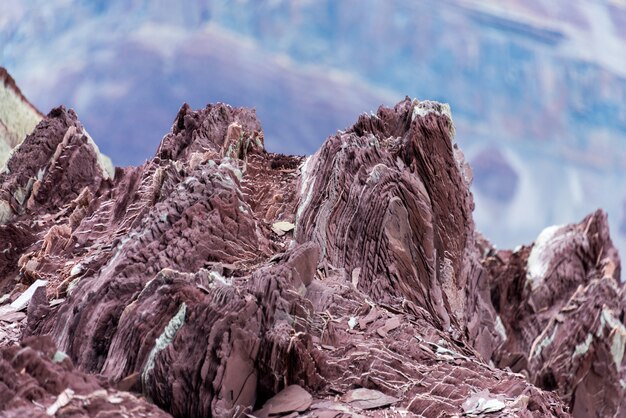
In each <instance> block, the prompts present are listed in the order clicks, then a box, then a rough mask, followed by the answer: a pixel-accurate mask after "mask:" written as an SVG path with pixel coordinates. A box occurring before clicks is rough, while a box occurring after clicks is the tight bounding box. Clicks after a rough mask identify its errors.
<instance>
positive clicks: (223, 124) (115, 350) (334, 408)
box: [0, 98, 626, 417]
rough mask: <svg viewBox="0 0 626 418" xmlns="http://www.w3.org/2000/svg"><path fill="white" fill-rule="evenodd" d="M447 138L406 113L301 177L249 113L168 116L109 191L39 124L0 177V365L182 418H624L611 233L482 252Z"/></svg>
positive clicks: (408, 109)
mask: <svg viewBox="0 0 626 418" xmlns="http://www.w3.org/2000/svg"><path fill="white" fill-rule="evenodd" d="M453 133H454V129H453V124H452V119H451V116H450V112H449V108H448V107H447V106H445V105H440V104H438V103H433V102H428V101H425V102H419V101H417V100H410V99H408V98H407V99H406V100H403V101H402V102H400V103H398V104H397V105H396V106H395V107H393V108H382V107H381V108H380V109H379V110H378V112H377V114H375V115H362V116H361V117H360V118H359V120H358V121H357V123H356V124H355V125H354V126H352V127H351V128H349V129H347V130H346V131H345V132H339V133H337V134H336V135H334V136H332V137H330V138H328V139H327V141H326V142H325V143H324V145H323V146H322V148H321V149H320V150H319V151H318V152H317V153H316V154H314V155H313V156H310V157H308V158H304V157H297V156H285V155H278V154H272V153H269V152H267V151H266V150H265V149H264V145H263V144H264V142H263V133H262V131H261V126H260V123H259V122H258V120H257V119H256V116H255V114H254V112H253V111H250V110H247V109H236V108H232V107H230V106H227V105H224V104H215V105H209V106H207V107H206V108H205V109H202V110H198V111H194V110H191V109H190V108H189V107H188V106H187V105H185V106H183V107H182V108H181V110H180V112H179V113H178V115H177V117H176V119H175V121H174V123H173V127H172V131H171V132H170V133H169V134H168V135H166V136H165V137H164V138H163V140H162V142H161V145H160V146H159V148H158V150H157V153H156V155H155V157H154V158H153V159H151V160H150V161H148V162H146V163H145V164H144V165H142V166H139V167H131V168H124V169H122V168H118V169H116V171H115V173H113V174H111V173H108V172H107V170H106V169H105V167H103V165H102V164H100V162H99V159H98V153H97V150H96V149H95V146H94V145H93V143H92V142H91V141H90V140H89V138H88V136H87V135H86V134H85V132H84V130H83V128H82V127H81V125H80V123H79V122H78V120H77V118H76V115H75V114H74V113H73V112H72V111H67V110H65V109H64V108H58V109H55V110H53V111H52V112H51V113H50V114H49V115H48V117H47V118H46V119H45V120H44V121H42V122H41V123H40V124H39V125H38V127H37V129H36V130H35V132H34V133H33V134H32V135H30V136H29V137H28V138H27V139H26V140H25V142H24V143H23V145H22V146H20V148H19V149H18V150H17V151H16V152H15V153H14V155H13V156H12V158H11V160H10V161H9V163H8V165H7V167H8V170H7V171H5V172H4V173H2V174H0V184H1V185H2V188H1V189H0V190H1V192H0V193H1V194H0V204H2V205H4V206H3V207H4V212H3V213H4V215H3V218H2V224H1V225H0V239H1V240H2V243H3V245H4V247H5V248H7V250H5V251H4V252H3V253H2V255H1V256H0V263H1V264H0V272H2V275H1V276H0V285H1V286H3V289H4V290H5V291H6V296H5V297H4V298H3V302H4V303H5V305H4V306H2V311H1V312H0V325H2V328H0V330H2V332H4V333H5V335H6V337H5V339H4V340H0V341H4V342H3V344H4V345H9V346H10V345H11V344H16V343H18V342H19V341H24V342H25V341H31V340H27V339H29V338H38V336H41V335H47V336H49V337H50V338H51V339H52V340H53V341H54V344H56V347H57V349H58V351H59V352H62V353H64V354H65V355H67V356H68V358H69V359H71V361H72V363H73V364H74V367H76V370H78V371H71V370H70V369H68V370H70V371H68V373H70V372H71V373H75V374H80V373H88V374H89V375H90V376H91V375H95V376H99V378H100V379H106V380H107V381H108V382H111V383H110V384H111V385H113V386H115V387H117V389H118V390H128V391H131V392H134V393H136V394H141V395H143V396H145V397H146V399H148V400H149V401H151V402H153V403H154V404H155V405H157V406H158V407H160V408H162V409H163V410H164V411H166V412H167V413H170V414H172V415H173V416H179V417H183V416H198V417H209V416H224V417H226V416H237V417H239V416H245V414H249V415H253V416H259V417H264V416H287V415H289V416H295V415H298V414H303V415H308V416H321V417H327V416H328V417H336V416H342V415H350V414H357V415H358V414H361V415H370V416H383V415H385V416H386V415H394V414H395V415H402V416H405V415H415V416H425V417H447V416H461V415H465V416H479V415H481V414H486V413H491V414H494V416H497V415H500V416H529V417H530V416H546V417H547V416H563V417H565V416H569V413H570V411H571V412H573V413H574V415H575V416H581V417H582V416H599V415H605V414H608V413H610V414H615V413H621V412H622V411H623V409H622V408H623V407H622V406H621V404H620V402H621V399H622V398H623V394H622V392H621V391H622V390H623V389H621V385H620V382H621V381H622V380H621V379H622V378H623V375H624V372H623V368H622V360H623V353H624V341H623V339H622V336H623V335H624V336H626V333H625V332H624V331H623V330H624V326H623V314H622V309H623V304H624V302H623V296H622V288H621V285H620V283H619V281H618V280H617V278H619V274H620V261H619V257H618V256H617V252H616V251H615V249H614V248H613V246H612V244H611V240H610V238H609V235H608V228H607V224H606V216H605V215H604V214H603V213H602V212H597V213H595V214H593V215H591V216H590V217H588V218H587V219H585V220H583V221H582V222H581V224H579V225H572V226H565V227H558V228H552V229H549V230H548V232H544V233H543V234H542V235H541V236H540V237H539V239H538V241H537V242H536V243H535V244H534V245H532V246H530V247H523V248H522V249H520V250H518V251H516V252H511V251H496V250H495V249H493V248H492V247H491V246H490V244H489V243H488V242H486V241H485V240H484V239H483V238H481V237H480V236H479V235H478V234H477V233H476V232H475V231H474V225H473V221H472V210H473V200H472V195H471V193H470V192H469V183H470V182H471V177H472V175H471V170H470V168H469V167H468V166H467V165H466V164H465V162H464V159H463V154H462V153H461V151H460V150H459V149H458V148H457V147H456V145H455V144H454V143H453V141H452V139H453V138H452V137H453ZM24 310H26V311H25V313H24ZM2 318H5V320H4V321H3V320H2ZM5 324H11V329H10V331H11V332H10V333H9V325H5ZM33 341H35V340H33ZM548 353H550V354H552V353H556V354H558V355H557V356H554V355H548ZM81 376H82V375H81ZM599 388H601V390H603V392H602V393H603V395H602V396H603V397H593V398H592V395H593V393H595V391H598V390H600V389H599ZM73 390H74V389H73ZM57 392H58V391H57ZM55 395H58V394H57V393H55ZM115 396H118V395H115ZM119 396H122V395H119ZM123 396H127V395H123ZM128 396H131V395H128ZM132 396H135V395H132ZM137 396H139V395H136V396H135V397H134V398H132V399H140V398H137ZM129 399H131V398H129ZM137 402H138V404H137V405H143V403H142V401H141V400H137ZM24 405H26V404H24ZM24 407H26V406H24ZM28 407H29V408H31V409H32V410H35V409H36V408H37V405H36V404H33V405H29V406H28ZM64 408H65V407H64V406H61V407H59V409H58V411H56V412H57V414H62V413H64V411H65V409H64ZM5 411H6V414H7V415H9V416H17V415H16V414H15V413H14V412H12V410H11V409H10V408H7V407H5ZM85 413H86V414H91V415H94V413H93V412H92V411H87V412H85Z"/></svg>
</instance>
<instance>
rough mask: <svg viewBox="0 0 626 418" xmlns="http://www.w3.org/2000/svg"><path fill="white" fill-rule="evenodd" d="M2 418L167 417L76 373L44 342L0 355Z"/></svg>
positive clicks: (37, 340)
mask: <svg viewBox="0 0 626 418" xmlns="http://www.w3.org/2000/svg"><path fill="white" fill-rule="evenodd" d="M0 369H1V370H2V373H0V410H1V411H2V416H15V417H19V416H21V417H26V416H28V417H49V416H58V417H71V416H134V417H155V418H156V417H163V418H165V417H169V416H170V415H169V414H167V413H165V412H163V411H161V410H159V409H158V408H157V407H155V406H154V405H152V404H150V403H149V402H146V401H145V400H143V399H141V398H138V397H137V396H134V395H132V394H130V393H128V392H124V391H119V390H117V389H115V388H113V387H111V386H110V385H109V384H108V383H107V382H106V381H103V380H102V379H98V378H97V377H96V376H93V375H88V374H85V373H81V372H78V371H76V370H74V369H73V367H72V362H71V361H70V360H69V358H68V357H67V356H66V355H65V354H64V353H62V352H60V351H57V350H56V348H55V346H54V343H53V342H52V341H51V340H50V339H49V338H46V337H37V338H27V339H25V340H24V342H23V343H22V345H21V346H9V347H4V348H2V349H0Z"/></svg>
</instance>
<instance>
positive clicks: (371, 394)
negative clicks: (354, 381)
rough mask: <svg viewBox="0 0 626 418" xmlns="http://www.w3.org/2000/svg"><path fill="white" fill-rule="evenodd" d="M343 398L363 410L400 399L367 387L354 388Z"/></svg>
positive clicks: (379, 406)
mask: <svg viewBox="0 0 626 418" xmlns="http://www.w3.org/2000/svg"><path fill="white" fill-rule="evenodd" d="M341 400H342V401H343V402H346V403H348V404H350V406H352V407H354V408H357V409H363V410H367V409H376V408H381V407H383V406H388V405H392V404H394V403H396V402H398V401H399V399H398V398H394V397H393V396H389V395H385V394H384V393H382V392H379V391H377V390H372V389H366V388H360V389H353V390H351V391H349V392H347V393H346V394H344V395H343V396H342V397H341Z"/></svg>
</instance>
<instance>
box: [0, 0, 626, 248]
mask: <svg viewBox="0 0 626 418" xmlns="http://www.w3.org/2000/svg"><path fill="white" fill-rule="evenodd" d="M0 65H3V66H5V67H7V69H8V70H9V72H10V73H11V74H12V75H13V77H14V78H15V80H16V82H17V84H18V86H19V87H20V88H21V90H22V92H23V93H24V95H25V96H26V97H27V98H28V99H30V100H31V101H32V102H33V103H34V104H35V105H36V106H37V107H38V108H39V109H40V110H41V111H42V112H43V113H47V112H48V111H49V110H50V109H51V108H52V107H54V106H57V105H59V104H65V105H66V106H68V107H72V108H74V109H75V110H76V112H77V113H78V115H79V117H80V119H81V120H82V122H83V123H84V125H85V126H86V128H87V130H88V131H89V132H90V133H91V136H92V137H93V138H94V139H95V140H96V142H97V143H98V145H99V146H100V149H101V150H102V151H103V152H104V153H105V154H108V155H109V156H110V157H111V158H112V159H113V162H114V163H115V164H116V165H129V164H139V163H142V162H143V161H144V160H145V159H146V158H147V157H148V156H150V155H152V154H153V153H154V151H155V149H156V147H157V145H158V143H159V141H160V139H161V138H162V136H163V135H164V134H165V133H166V132H168V130H169V129H170V127H171V122H172V121H173V119H174V117H175V115H176V113H177V111H178V109H179V108H180V106H181V105H182V103H183V102H188V103H189V104H190V105H191V106H192V107H194V108H199V107H203V106H204V105H206V104H207V103H210V102H217V101H222V102H226V103H229V104H232V105H235V106H248V107H255V108H256V110H257V113H258V115H259V117H260V120H261V122H262V123H263V127H264V130H265V138H266V147H267V148H268V149H269V150H270V151H273V152H284V153H295V154H310V153H312V152H314V151H315V150H316V149H317V148H318V147H319V145H320V144H321V143H322V141H323V140H324V139H325V138H326V137H327V136H328V135H330V134H332V133H334V132H335V131H336V130H338V129H343V128H345V127H346V126H349V125H351V124H352V123H353V122H354V121H355V120H356V118H357V116H358V114H360V113H362V112H363V111H375V110H376V109H377V108H378V106H379V105H381V104H385V105H393V104H394V103H396V102H397V101H399V100H400V99H402V98H404V96H405V95H408V96H411V97H415V98H418V99H432V100H438V101H442V102H447V103H449V104H450V105H451V107H452V113H453V116H454V119H455V124H456V128H457V129H456V132H457V138H456V139H457V142H458V143H459V144H460V145H461V147H462V149H463V150H464V152H465V155H466V158H467V160H468V161H469V162H470V164H471V165H472V167H473V169H474V184H473V186H472V188H473V192H474V196H475V200H476V210H475V219H476V222H477V224H478V227H479V229H480V230H481V231H483V233H484V234H485V236H486V237H487V238H489V239H490V240H492V241H493V242H494V243H495V244H497V245H498V246H499V247H512V246H515V245H517V244H519V243H529V242H531V241H532V240H533V239H534V238H535V237H536V236H537V234H538V233H539V232H540V230H541V229H542V228H543V227H545V226H547V225H551V224H562V223H569V222H575V221H578V220H579V219H580V218H582V217H583V216H584V215H585V214H587V213H588V212H590V211H592V210H594V209H595V208H597V207H602V208H604V209H605V210H607V211H608V213H609V219H610V222H611V227H612V235H613V237H614V241H616V243H617V244H618V246H619V247H620V248H621V250H622V251H621V252H622V254H626V212H625V207H626V187H624V186H623V184H624V180H626V1H623V0H584V1H583V0H484V1H470V0H420V1H413V0H397V1H388V0H344V1H336V0H310V1H305V0H301V1H281V0H271V1H270V0H268V1H257V0H248V1H245V0H215V1H193V0H190V1H185V2H179V1H175V0H132V1H107V0H100V1H87V0H58V1H55V2H50V1H48V0H27V1H23V2H21V1H19V2H18V1H5V2H1V3H0Z"/></svg>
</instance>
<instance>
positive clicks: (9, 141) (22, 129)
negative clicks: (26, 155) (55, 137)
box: [0, 67, 44, 169]
mask: <svg viewBox="0 0 626 418" xmlns="http://www.w3.org/2000/svg"><path fill="white" fill-rule="evenodd" d="M43 117H44V115H42V114H41V113H40V112H39V110H37V108H35V106H33V105H32V104H31V103H30V102H29V101H28V99H27V98H26V97H24V95H23V94H22V92H21V91H20V88H19V87H18V86H17V84H15V80H13V77H11V75H10V74H9V72H8V71H7V70H6V69H5V68H4V67H0V169H2V168H3V167H4V164H5V162H6V161H7V159H8V158H9V155H10V152H11V149H13V148H15V147H16V146H17V145H18V144H20V143H21V142H22V141H23V140H24V138H26V135H28V134H30V133H31V132H32V131H33V129H35V126H37V124H38V123H39V122H40V121H41V120H42V119H43Z"/></svg>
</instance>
